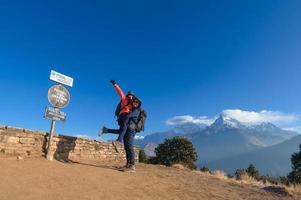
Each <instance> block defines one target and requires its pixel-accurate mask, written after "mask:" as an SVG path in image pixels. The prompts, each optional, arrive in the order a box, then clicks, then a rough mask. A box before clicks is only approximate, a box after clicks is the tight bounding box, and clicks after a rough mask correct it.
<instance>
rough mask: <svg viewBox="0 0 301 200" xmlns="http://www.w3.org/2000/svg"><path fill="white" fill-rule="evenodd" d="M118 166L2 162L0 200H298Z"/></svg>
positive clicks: (175, 172)
mask: <svg viewBox="0 0 301 200" xmlns="http://www.w3.org/2000/svg"><path fill="white" fill-rule="evenodd" d="M116 166H118V165H115V166H109V165H104V164H100V163H87V162H83V163H82V164H80V163H71V164H69V163H62V162H58V161H53V162H49V161H47V160H45V159H43V158H39V159H25V160H19V161H18V160H16V159H15V158H0V200H100V199H105V200H111V199H114V200H115V199H116V200H119V199H120V200H125V199H129V200H135V199H137V200H142V199H143V200H148V199H151V200H153V199H164V200H168V199H172V200H177V199H181V200H182V199H183V200H189V199H196V200H200V199H202V200H209V199H210V200H212V199H217V200H222V199H229V200H236V199H237V200H242V199H258V200H278V199H287V200H289V199H298V197H292V198H289V197H285V198H281V197H279V196H276V195H273V194H270V193H268V192H265V191H261V190H260V189H258V188H256V187H252V186H248V185H241V184H236V183H230V182H227V181H223V180H220V179H217V178H214V177H211V176H208V175H204V174H202V173H196V172H192V171H188V170H187V171H186V170H184V171H183V170H179V169H174V168H167V167H163V166H154V165H144V164H138V166H137V172H136V173H124V172H120V171H118V170H117V169H116V168H115V167H116ZM299 198H300V196H299ZM300 199H301V198H300Z"/></svg>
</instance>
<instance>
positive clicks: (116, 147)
mask: <svg viewBox="0 0 301 200" xmlns="http://www.w3.org/2000/svg"><path fill="white" fill-rule="evenodd" d="M112 145H113V147H114V148H115V151H116V152H117V153H119V150H118V148H119V147H120V146H121V145H122V144H121V143H120V142H118V141H113V142H112Z"/></svg>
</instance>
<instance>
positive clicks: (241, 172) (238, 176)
mask: <svg viewBox="0 0 301 200" xmlns="http://www.w3.org/2000/svg"><path fill="white" fill-rule="evenodd" d="M246 175H247V172H246V170H245V169H237V170H236V172H235V179H236V180H242V179H243V176H246Z"/></svg>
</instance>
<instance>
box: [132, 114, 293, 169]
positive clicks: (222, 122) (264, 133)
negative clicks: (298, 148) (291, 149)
mask: <svg viewBox="0 0 301 200" xmlns="http://www.w3.org/2000/svg"><path fill="white" fill-rule="evenodd" d="M297 135H298V133H297V132H293V131H287V130H283V129H281V128H279V127H277V126H275V125H274V124H272V123H268V122H265V123H261V124H257V125H245V124H243V123H241V122H239V121H237V120H235V119H233V118H231V117H229V116H227V115H226V114H224V113H222V114H221V115H220V116H219V117H218V118H217V119H216V120H215V122H214V123H213V124H211V125H210V126H206V125H204V124H194V123H185V124H183V125H181V126H177V127H175V128H174V129H171V130H169V131H166V132H161V133H154V134H151V135H148V136H146V137H145V138H144V139H143V140H140V141H137V144H138V145H139V146H140V147H141V148H144V150H145V152H146V153H147V155H149V156H154V149H155V147H156V146H157V145H158V144H160V143H162V142H164V140H165V139H166V138H171V137H174V136H183V137H186V138H188V139H190V140H191V141H192V143H193V144H194V146H195V148H196V150H197V153H198V157H199V160H198V161H197V165H198V166H199V167H201V166H204V165H210V166H212V167H213V166H214V167H215V168H219V169H221V170H226V171H232V170H231V169H232V167H230V164H229V166H228V165H227V163H229V162H226V159H227V158H232V157H235V156H239V155H242V154H246V153H250V152H257V151H258V150H260V149H264V148H266V147H270V146H273V145H277V144H280V143H282V142H284V141H286V140H288V139H291V138H293V137H295V136H297ZM270 156H273V154H271V155H270ZM288 159H289V158H288ZM219 161H223V162H222V163H224V164H223V165H220V167H218V166H219V165H218V164H217V163H219ZM215 163H216V164H215ZM231 166H233V167H234V166H235V164H233V165H231ZM237 166H241V165H237ZM236 168H237V167H235V169H236ZM271 170H274V168H271ZM278 171H279V172H280V171H281V170H278ZM286 171H287V169H284V170H283V172H286Z"/></svg>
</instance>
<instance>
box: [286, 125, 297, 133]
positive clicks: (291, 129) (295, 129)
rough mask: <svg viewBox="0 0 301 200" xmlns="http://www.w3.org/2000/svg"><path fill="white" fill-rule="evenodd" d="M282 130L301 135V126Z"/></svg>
mask: <svg viewBox="0 0 301 200" xmlns="http://www.w3.org/2000/svg"><path fill="white" fill-rule="evenodd" d="M283 129H284V130H287V131H294V132H297V133H301V126H295V127H288V128H283Z"/></svg>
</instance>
